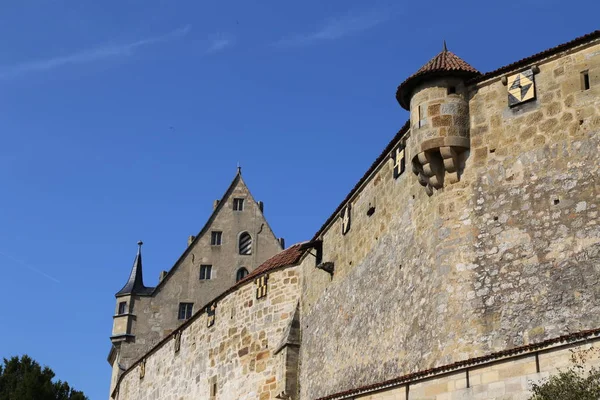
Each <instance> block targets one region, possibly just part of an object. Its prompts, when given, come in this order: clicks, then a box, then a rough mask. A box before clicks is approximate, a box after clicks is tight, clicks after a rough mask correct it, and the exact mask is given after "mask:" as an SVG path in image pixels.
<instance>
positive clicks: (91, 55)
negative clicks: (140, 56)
mask: <svg viewBox="0 0 600 400" xmlns="http://www.w3.org/2000/svg"><path fill="white" fill-rule="evenodd" d="M191 29H192V27H191V25H186V26H184V27H181V28H179V29H175V30H174V31H171V32H169V33H166V34H163V35H159V36H153V37H149V38H146V39H142V40H138V41H135V42H130V43H122V44H115V45H107V46H99V47H95V48H92V49H88V50H83V51H80V52H77V53H73V54H69V55H66V56H58V57H52V58H47V59H44V60H37V61H31V62H26V63H21V64H16V65H10V66H3V67H0V79H8V78H13V77H16V76H19V75H23V74H27V73H30V72H39V71H47V70H51V69H55V68H60V67H63V66H66V65H69V64H83V63H89V62H93V61H97V60H101V59H104V58H110V57H118V56H128V55H131V54H132V53H133V52H134V51H135V50H136V49H138V48H140V47H144V46H149V45H152V44H157V43H162V42H167V41H170V40H174V39H177V38H181V37H184V36H186V35H187V34H188V33H189V32H190V30H191Z"/></svg>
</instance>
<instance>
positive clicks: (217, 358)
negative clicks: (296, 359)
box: [116, 267, 300, 400]
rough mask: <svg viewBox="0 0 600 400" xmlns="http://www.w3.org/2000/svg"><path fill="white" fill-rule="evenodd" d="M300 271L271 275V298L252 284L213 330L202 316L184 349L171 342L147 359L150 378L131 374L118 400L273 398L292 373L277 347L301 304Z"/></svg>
mask: <svg viewBox="0 0 600 400" xmlns="http://www.w3.org/2000/svg"><path fill="white" fill-rule="evenodd" d="M297 269H298V268H297V267H290V268H287V269H281V270H277V271H273V272H271V273H270V274H269V280H268V293H267V297H266V298H261V299H258V300H257V299H256V286H255V284H254V282H249V283H247V284H244V285H243V286H241V287H240V288H238V289H237V290H235V291H234V292H232V293H230V294H228V295H227V296H226V297H224V298H223V299H221V300H220V301H219V302H218V305H217V309H216V319H215V324H214V325H213V326H212V327H207V315H206V313H203V314H202V315H200V317H199V318H198V319H195V320H194V321H193V322H192V323H191V324H190V325H189V326H187V327H185V329H183V331H182V335H181V348H180V350H179V352H176V351H175V339H174V338H171V339H170V340H169V341H167V342H166V343H165V344H164V345H162V346H161V347H159V348H158V349H157V350H156V351H154V352H152V353H151V354H150V355H148V356H147V358H146V363H145V376H144V377H143V378H140V369H141V366H140V365H137V366H136V367H134V368H133V369H132V370H131V371H129V372H127V373H125V374H124V376H123V377H122V380H121V382H120V385H119V386H118V394H117V396H116V399H117V400H150V399H152V400H155V399H178V400H188V399H189V400H192V399H215V398H216V399H240V400H241V399H260V400H265V399H274V398H275V395H276V394H278V393H281V392H283V391H284V390H285V383H286V372H288V370H289V368H288V369H286V368H285V364H286V361H288V360H287V359H286V357H285V353H286V352H285V351H281V350H282V349H281V348H278V347H280V346H279V345H280V344H281V343H282V341H285V340H284V338H285V335H286V332H288V327H289V326H290V324H291V322H292V320H293V317H294V313H295V310H296V306H297V303H298V297H299V293H300V289H299V286H300V284H299V277H298V271H297ZM283 350H286V349H285V348H284V349H283ZM275 353H276V354H275ZM214 385H216V386H214ZM211 390H213V392H211Z"/></svg>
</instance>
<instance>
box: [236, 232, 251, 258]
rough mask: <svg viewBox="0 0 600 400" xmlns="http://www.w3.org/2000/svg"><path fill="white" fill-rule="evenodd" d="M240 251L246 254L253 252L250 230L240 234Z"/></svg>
mask: <svg viewBox="0 0 600 400" xmlns="http://www.w3.org/2000/svg"><path fill="white" fill-rule="evenodd" d="M239 253H240V254H241V255H244V256H249V255H250V254H252V236H250V234H249V233H248V232H244V233H242V234H241V235H240V241H239Z"/></svg>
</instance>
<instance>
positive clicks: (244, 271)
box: [235, 267, 248, 282]
mask: <svg viewBox="0 0 600 400" xmlns="http://www.w3.org/2000/svg"><path fill="white" fill-rule="evenodd" d="M246 276H248V270H247V269H246V268H244V267H241V268H239V269H238V270H237V272H236V274H235V281H236V282H239V281H241V280H242V279H244V278H245V277H246Z"/></svg>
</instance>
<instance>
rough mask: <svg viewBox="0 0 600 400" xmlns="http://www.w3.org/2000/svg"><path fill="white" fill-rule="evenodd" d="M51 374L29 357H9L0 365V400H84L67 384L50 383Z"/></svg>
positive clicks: (52, 375)
mask: <svg viewBox="0 0 600 400" xmlns="http://www.w3.org/2000/svg"><path fill="white" fill-rule="evenodd" d="M54 376H55V375H54V372H53V371H52V370H51V369H50V368H48V367H44V368H42V367H41V366H40V364H38V363H37V362H36V361H34V360H32V359H31V357H29V356H27V355H24V356H23V357H21V358H19V357H12V358H11V359H9V360H7V359H6V358H5V359H4V364H3V365H2V364H0V400H88V398H87V397H86V396H85V395H84V394H83V393H82V392H78V391H76V390H74V389H73V388H71V387H70V386H69V384H68V383H67V382H62V381H56V382H53V381H52V379H54Z"/></svg>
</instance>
